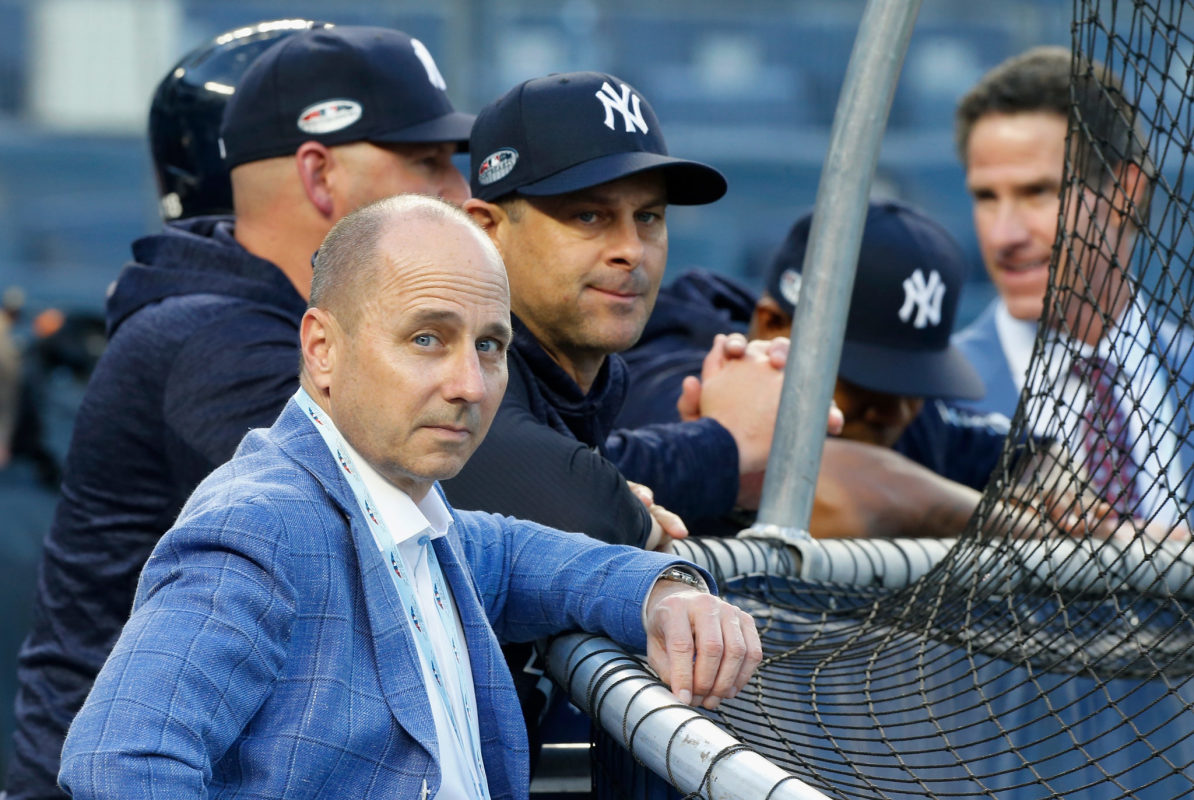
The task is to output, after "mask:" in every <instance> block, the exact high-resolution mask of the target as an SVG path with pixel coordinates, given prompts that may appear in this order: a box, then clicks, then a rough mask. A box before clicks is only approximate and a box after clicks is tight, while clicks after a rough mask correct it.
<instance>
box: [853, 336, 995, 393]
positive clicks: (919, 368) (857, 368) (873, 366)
mask: <svg viewBox="0 0 1194 800" xmlns="http://www.w3.org/2000/svg"><path fill="white" fill-rule="evenodd" d="M838 375H840V376H841V377H843V378H845V379H846V380H848V381H850V383H853V384H857V385H858V386H861V387H862V388H864V389H870V390H871V391H873V392H884V393H886V394H898V395H903V396H905V397H939V398H943V399H957V400H979V399H981V398H982V397H983V395H985V394H986V393H987V390H986V387H985V386H984V385H983V380H982V378H980V377H979V375H978V373H977V372H976V371H975V369H974V367H973V366H971V365H970V362H969V361H968V360H967V359H966V356H964V355H962V352H961V351H960V350H957V349H956V348H954V347H952V346H951V347H948V348H946V349H945V350H920V351H915V350H900V349H895V348H891V347H883V346H881V345H875V344H863V343H861V342H844V343H843V344H842V360H841V364H840V365H839V367H838Z"/></svg>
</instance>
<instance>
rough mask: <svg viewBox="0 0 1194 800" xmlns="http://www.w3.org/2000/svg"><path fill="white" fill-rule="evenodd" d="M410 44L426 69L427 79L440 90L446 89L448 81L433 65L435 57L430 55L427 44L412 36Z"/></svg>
mask: <svg viewBox="0 0 1194 800" xmlns="http://www.w3.org/2000/svg"><path fill="white" fill-rule="evenodd" d="M410 46H411V47H412V48H413V49H414V51H415V55H416V56H418V57H419V60H420V61H422V62H423V68H424V69H426V70H427V80H429V81H431V85H432V86H434V87H435V88H436V89H439V90H440V91H441V92H443V91H447V89H448V82H447V81H445V80H444V76H443V75H441V74H440V71H439V67H437V66H436V65H435V59H434V58H432V57H431V51H430V50H428V49H427V46H426V45H424V44H423V43H422V42H420V41H419V40H418V39H413V38H412V39H411V40H410Z"/></svg>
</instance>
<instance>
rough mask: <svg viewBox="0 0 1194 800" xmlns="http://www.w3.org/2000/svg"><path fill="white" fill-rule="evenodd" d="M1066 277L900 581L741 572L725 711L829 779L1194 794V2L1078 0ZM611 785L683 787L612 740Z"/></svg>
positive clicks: (786, 761) (1057, 276)
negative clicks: (945, 514) (947, 524)
mask: <svg viewBox="0 0 1194 800" xmlns="http://www.w3.org/2000/svg"><path fill="white" fill-rule="evenodd" d="M1074 12H1075V16H1074V20H1075V22H1074V27H1073V52H1072V56H1071V59H1070V65H1071V67H1070V76H1071V80H1070V98H1071V103H1070V126H1069V134H1068V138H1067V142H1066V163H1065V172H1064V179H1063V181H1062V189H1061V193H1060V194H1061V202H1060V213H1059V216H1058V235H1057V239H1056V243H1055V246H1054V250H1053V259H1052V265H1051V281H1050V283H1051V286H1050V289H1049V291H1048V294H1047V296H1046V298H1045V308H1044V314H1043V317H1042V319H1041V322H1040V324H1039V325H1038V328H1037V335H1036V340H1035V345H1034V350H1033V353H1032V358H1031V366H1030V368H1029V370H1028V374H1027V379H1026V381H1025V384H1024V387H1023V390H1022V392H1021V395H1020V405H1019V408H1018V411H1017V414H1016V416H1015V419H1014V420H1013V429H1012V433H1011V435H1010V436H1009V439H1008V446H1007V447H1006V449H1005V453H1004V457H1003V459H1002V464H1001V467H1000V469H999V470H998V471H997V473H996V474H995V475H994V476H993V477H992V480H991V482H990V483H989V485H988V487H987V490H986V492H985V494H984V497H983V500H982V501H981V504H980V506H979V508H978V511H977V513H976V515H975V517H974V519H973V520H972V522H971V524H970V526H969V528H968V529H967V530H966V531H965V532H963V533H962V534H961V536H960V537H959V539H958V540H957V542H956V543H955V544H954V545H953V546H952V547H951V548H950V549H949V550H948V552H946V553H945V554H944V556H943V557H942V558H940V560H939V561H937V563H936V565H935V566H933V567H932V568H931V569H929V570H928V572H927V573H926V574H924V575H923V576H922V577H920V578H919V579H917V580H912V581H909V582H908V583H907V585H905V586H902V587H898V588H890V587H884V586H882V585H877V584H872V585H846V584H842V583H829V582H825V581H814V580H808V579H801V578H796V577H791V576H781V575H776V574H763V573H755V574H750V575H739V576H736V577H735V576H732V575H725V576H723V579H724V581H725V584H726V585H725V588H726V590H727V594H728V595H729V596H730V597H731V598H732V599H733V600H734V601H735V602H738V603H739V604H741V605H743V607H745V608H746V609H747V610H749V611H750V612H751V613H752V614H754V616H755V618H756V620H758V622H759V626H760V629H761V632H762V636H763V640H764V644H765V647H766V659H765V661H764V663H763V665H762V667H761V668H760V669H759V671H758V674H757V677H756V678H755V679H754V680H753V682H752V683H751V685H750V687H749V688H748V689H747V690H746V691H745V692H744V693H743V694H741V695H739V697H737V698H736V699H735V700H733V701H731V702H727V703H724V704H723V705H722V707H721V708H720V709H719V711H718V712H716V713H714V714H711V715H710V716H711V717H712V718H713V719H714V720H716V721H717V722H718V723H719V724H720V725H721V726H722V727H723V728H724V729H725V730H726V731H728V732H729V733H731V734H732V735H734V736H735V737H737V738H738V739H740V740H741V741H742V742H745V743H747V744H748V745H750V746H751V747H752V748H754V749H755V750H757V751H758V752H759V753H762V754H763V755H765V756H766V757H767V758H769V759H770V760H771V761H773V762H774V763H775V764H777V765H780V766H781V767H783V768H784V769H786V770H788V771H789V772H791V773H792V774H794V775H796V776H797V777H798V778H799V779H800V780H801V781H803V782H805V783H807V784H809V785H811V786H812V787H815V788H816V789H819V790H820V791H821V792H823V793H824V794H826V795H827V796H829V797H834V798H891V799H893V800H894V799H895V798H901V799H903V798H924V797H933V798H999V799H1000V800H1011V799H1012V798H1014V799H1015V800H1044V799H1045V798H1101V799H1109V798H1150V799H1156V800H1160V799H1161V798H1164V799H1165V800H1170V799H1171V798H1182V797H1190V796H1194V706H1192V705H1191V704H1192V703H1194V682H1192V681H1191V676H1192V675H1194V620H1192V618H1191V610H1192V608H1194V572H1192V571H1191V569H1190V565H1191V564H1194V552H1191V551H1192V550H1194V547H1192V546H1191V542H1190V538H1191V537H1190V530H1189V529H1190V525H1191V515H1190V498H1191V484H1192V482H1194V477H1192V470H1194V438H1192V437H1191V423H1190V416H1191V407H1192V405H1194V395H1192V394H1191V388H1192V387H1191V381H1192V380H1194V331H1192V330H1191V320H1192V317H1191V302H1192V300H1194V270H1192V269H1191V267H1190V260H1191V257H1192V254H1194V220H1192V219H1191V191H1192V188H1194V187H1192V186H1191V184H1190V179H1191V177H1194V175H1191V170H1192V168H1194V165H1192V164H1191V163H1190V159H1191V145H1192V142H1191V137H1192V136H1194V7H1192V6H1191V4H1189V3H1187V2H1177V1H1176V0H1174V1H1170V0H1139V1H1138V2H1115V1H1114V0H1081V2H1078V3H1076V4H1075V9H1074ZM598 752H599V763H598V765H597V767H596V770H597V772H598V783H599V784H600V787H601V788H600V789H599V791H598V794H599V795H600V796H608V797H645V796H667V794H668V793H669V792H671V790H669V789H667V788H666V786H665V787H663V788H660V785H659V783H658V782H656V783H654V784H652V783H651V781H650V780H647V779H645V778H644V777H643V775H642V773H641V772H638V773H636V772H634V771H633V770H630V769H627V768H626V764H625V763H624V761H625V759H624V760H623V762H619V760H618V759H619V757H620V756H619V748H611V747H609V746H608V741H607V742H605V744H604V746H602V747H600V748H599V750H598Z"/></svg>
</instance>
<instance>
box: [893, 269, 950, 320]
mask: <svg viewBox="0 0 1194 800" xmlns="http://www.w3.org/2000/svg"><path fill="white" fill-rule="evenodd" d="M944 298H945V283H944V282H943V281H942V280H941V276H940V275H939V274H937V270H933V271H932V272H930V273H929V278H928V280H927V281H926V280H925V276H924V273H923V272H921V271H920V270H919V269H918V270H916V271H915V272H913V273H912V275H911V277H908V278H904V305H902V306H900V321H901V322H907V321H908V319H909V318H910V317H911V316H912V312H913V310H915V311H916V319H915V320H914V321H913V323H912V326H913V327H915V328H924V327H926V326H928V325H940V324H941V301H942V300H943V299H944Z"/></svg>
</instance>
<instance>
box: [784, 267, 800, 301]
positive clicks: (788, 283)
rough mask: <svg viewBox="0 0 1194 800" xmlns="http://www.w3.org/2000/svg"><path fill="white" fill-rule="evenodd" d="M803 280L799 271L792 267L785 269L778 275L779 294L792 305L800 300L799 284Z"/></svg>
mask: <svg viewBox="0 0 1194 800" xmlns="http://www.w3.org/2000/svg"><path fill="white" fill-rule="evenodd" d="M803 282H804V279H803V278H802V277H801V275H800V273H799V272H797V271H796V270H794V269H785V270H784V272H783V274H782V275H780V276H779V291H780V294H782V295H783V296H784V299H785V300H787V301H788V302H789V303H791V304H792V305H793V306H795V305H796V304H797V303H799V302H800V284H801V283H803Z"/></svg>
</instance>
